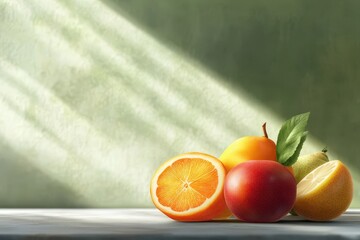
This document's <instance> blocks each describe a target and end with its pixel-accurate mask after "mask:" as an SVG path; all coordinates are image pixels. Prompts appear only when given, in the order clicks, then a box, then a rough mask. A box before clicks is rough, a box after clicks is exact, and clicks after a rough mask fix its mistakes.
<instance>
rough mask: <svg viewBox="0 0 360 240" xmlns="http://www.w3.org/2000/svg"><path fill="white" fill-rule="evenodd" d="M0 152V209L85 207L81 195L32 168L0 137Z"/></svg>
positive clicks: (22, 156)
mask: <svg viewBox="0 0 360 240" xmlns="http://www.w3.org/2000/svg"><path fill="white" fill-rule="evenodd" d="M0 153H1V157H0V162H1V167H0V208H13V207H15V208H27V207H32V208H43V207H45V208H46V207H49V208H51V207H59V206H62V207H80V206H81V207H86V206H87V205H86V202H84V201H83V200H82V197H81V196H79V195H78V194H77V193H75V192H73V191H72V190H70V189H69V188H67V187H65V186H64V185H63V184H62V183H59V182H57V181H56V180H53V179H52V178H51V176H48V175H47V174H46V173H44V172H42V171H41V170H40V169H37V168H36V167H34V166H33V164H32V163H31V161H30V160H29V159H28V158H27V157H25V156H24V155H21V154H18V153H16V152H15V151H14V150H13V149H12V148H11V147H10V146H9V145H7V144H6V143H5V141H4V140H3V139H1V140H0ZM14 176H16V178H14Z"/></svg>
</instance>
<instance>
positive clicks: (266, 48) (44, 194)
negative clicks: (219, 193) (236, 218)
mask: <svg viewBox="0 0 360 240" xmlns="http://www.w3.org/2000/svg"><path fill="white" fill-rule="evenodd" d="M359 7H360V2H359V1H341V2H339V1H316V2H314V1H271V2H270V1H219V0H216V1H215V0H208V1H205V0H204V1H202V0H201V1H190V0H185V1H167V0H156V1H140V0H132V1H103V2H102V1H95V0H93V1H85V0H84V1H45V0H44V1H35V0H34V1H12V0H0V164H1V167H0V207H130V206H151V202H150V199H149V194H148V188H149V185H148V184H149V180H150V178H151V175H152V174H153V172H154V170H155V169H156V168H157V167H158V166H159V164H160V163H161V162H163V161H164V160H166V159H167V158H169V157H171V156H173V155H175V154H178V153H182V152H186V151H205V152H208V153H210V154H213V155H216V156H218V155H219V154H221V152H222V150H223V149H224V148H225V147H226V146H227V145H228V144H229V143H231V142H232V141H233V140H235V139H236V138H238V137H241V136H243V135H252V134H256V135H259V134H261V128H260V126H261V124H262V123H263V122H264V121H267V122H268V126H269V132H270V137H272V138H276V133H277V130H278V128H279V126H280V123H281V121H283V120H284V119H286V118H288V117H290V116H292V115H294V114H297V113H301V112H305V111H311V112H312V115H311V119H310V125H309V129H310V133H311V137H310V138H309V140H308V141H307V142H306V144H305V149H304V151H303V152H304V153H306V152H312V151H316V150H320V149H321V148H322V147H323V146H325V145H327V146H328V148H329V151H330V155H331V157H332V158H340V159H341V160H343V161H344V162H346V163H347V164H348V165H349V166H350V167H351V170H352V174H353V176H354V177H355V180H356V183H355V184H356V185H355V186H356V195H355V199H354V201H353V206H357V207H360V202H359V200H360V197H359V195H360V189H359V187H358V186H359V184H358V182H359V175H358V172H360V162H359V161H357V155H358V146H357V145H358V132H359V131H360V112H359V110H358V109H359V105H360V96H359V95H358V91H359V87H360V81H359V76H360V75H359V74H360V29H359V28H358V26H357V25H358V24H357V23H358V22H359V20H360V15H359V14H358V13H357V9H359ZM325 8H326V11H325Z"/></svg>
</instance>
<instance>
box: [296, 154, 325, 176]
mask: <svg viewBox="0 0 360 240" xmlns="http://www.w3.org/2000/svg"><path fill="white" fill-rule="evenodd" d="M326 152H327V150H326V149H323V150H322V151H321V152H316V153H313V154H308V155H304V156H301V157H299V158H298V159H297V161H296V163H295V164H294V165H292V167H293V170H294V176H295V179H296V182H297V183H299V182H300V181H301V180H302V179H303V178H304V177H305V176H306V175H308V174H309V173H310V172H311V171H312V170H314V169H315V168H317V167H318V166H320V165H322V164H324V163H327V162H328V161H329V158H328V156H327V155H326Z"/></svg>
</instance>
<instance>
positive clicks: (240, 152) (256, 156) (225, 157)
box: [219, 123, 291, 172]
mask: <svg viewBox="0 0 360 240" xmlns="http://www.w3.org/2000/svg"><path fill="white" fill-rule="evenodd" d="M262 127H263V132H264V136H261V137H260V136H246V137H242V138H239V139H237V140H236V141H235V142H233V143H232V144H231V145H230V146H228V147H227V148H226V149H225V151H224V152H223V153H222V154H221V156H220V158H219V159H220V161H221V162H222V163H223V164H224V166H225V168H226V171H227V172H229V171H230V170H231V169H232V168H233V167H235V166H236V165H238V164H239V163H242V162H245V161H249V160H272V161H277V160H276V145H275V143H274V142H273V141H272V140H271V139H270V138H269V137H268V135H267V132H266V123H264V125H263V126H262ZM289 171H290V172H291V169H289Z"/></svg>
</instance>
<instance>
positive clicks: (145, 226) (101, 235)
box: [0, 209, 360, 240]
mask: <svg viewBox="0 0 360 240" xmlns="http://www.w3.org/2000/svg"><path fill="white" fill-rule="evenodd" d="M45 238H46V239H48V238H50V239H53V238H55V239H76V238H82V239H112V238H114V239H291V240H295V239H306V240H310V239H360V210H355V209H354V210H349V211H347V212H346V213H345V214H343V215H342V216H341V217H339V218H338V219H336V220H334V221H331V222H308V221H305V220H303V219H301V218H300V217H294V216H287V217H285V218H284V219H283V220H281V221H280V222H278V223H270V224H253V223H244V222H240V221H237V220H235V219H230V220H226V221H217V222H198V223H181V222H176V221H173V220H171V219H169V218H167V217H166V216H165V215H163V214H162V213H160V212H159V211H158V210H156V209H2V210H0V239H45Z"/></svg>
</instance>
